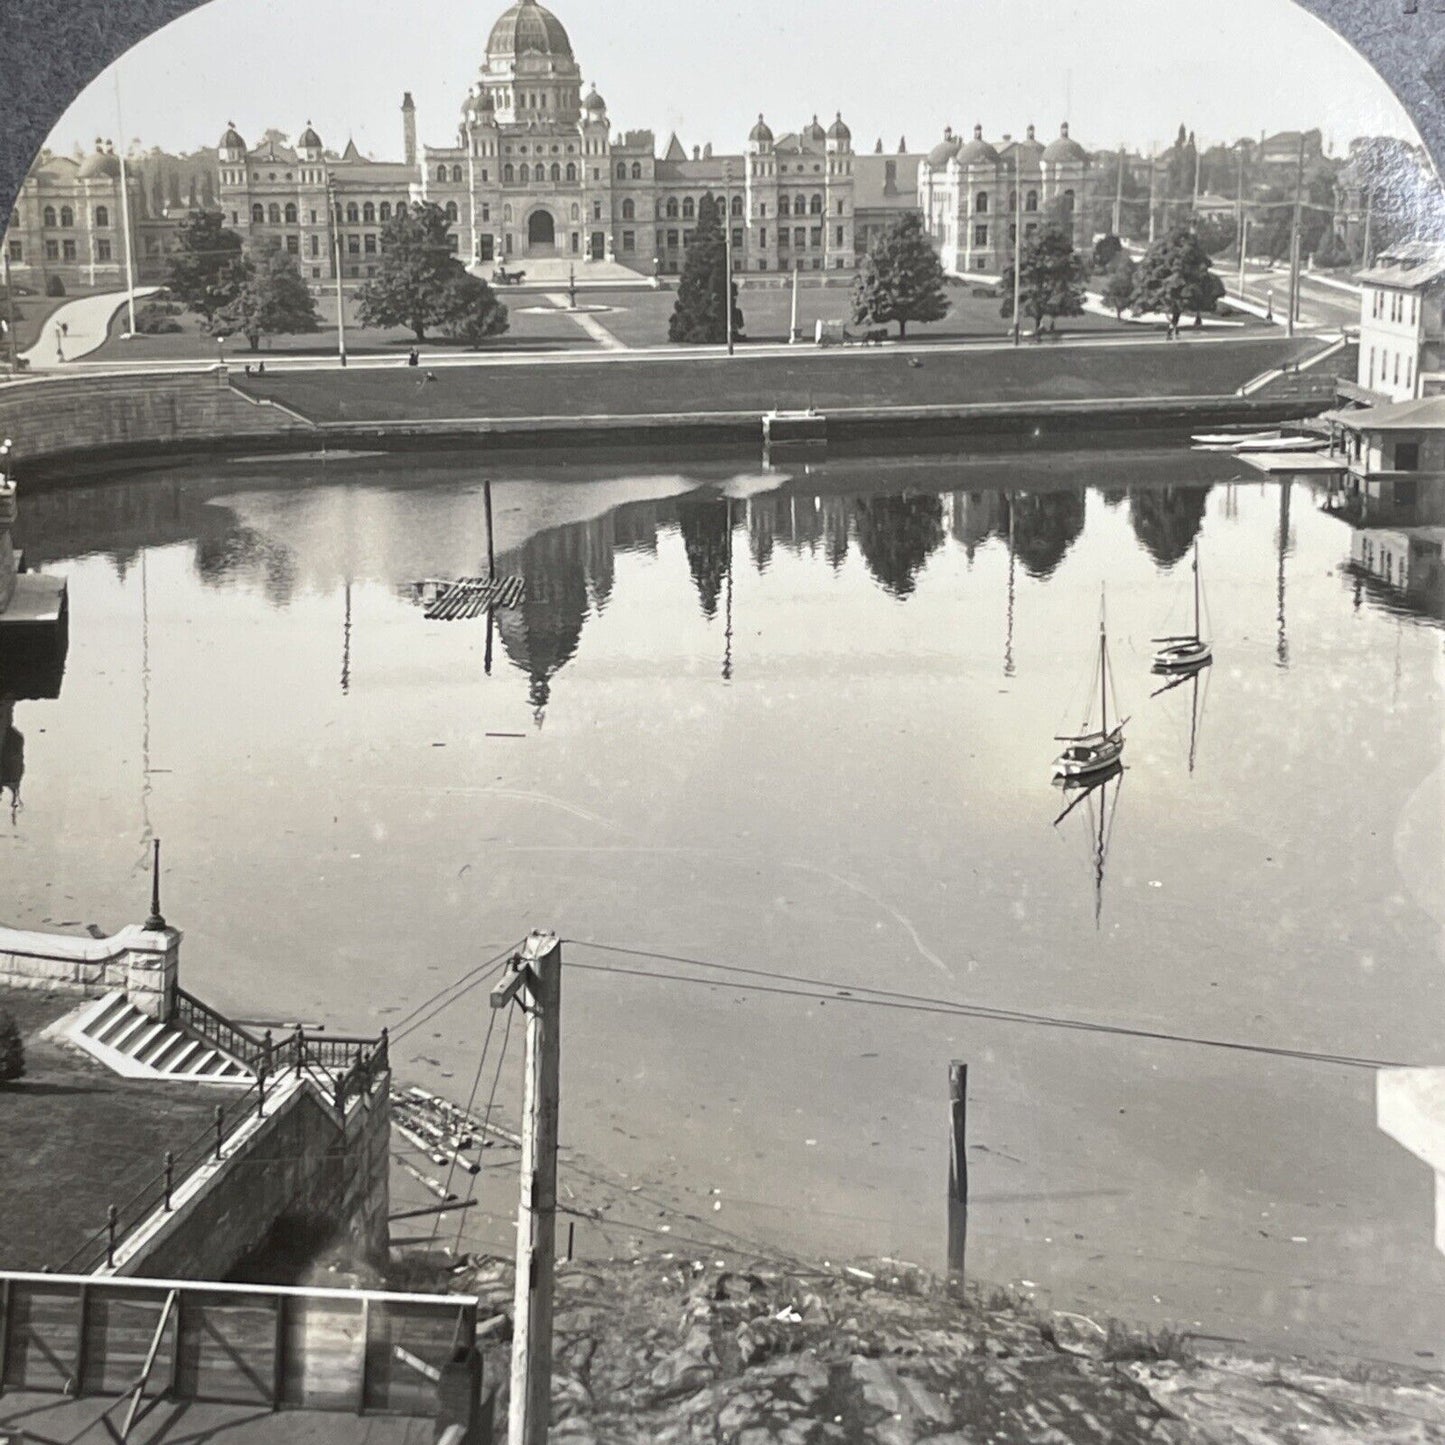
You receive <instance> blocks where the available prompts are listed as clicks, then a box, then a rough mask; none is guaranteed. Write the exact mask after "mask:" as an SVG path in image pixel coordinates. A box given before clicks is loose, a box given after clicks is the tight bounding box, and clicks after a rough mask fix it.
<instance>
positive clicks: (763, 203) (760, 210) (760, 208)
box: [758, 201, 788, 216]
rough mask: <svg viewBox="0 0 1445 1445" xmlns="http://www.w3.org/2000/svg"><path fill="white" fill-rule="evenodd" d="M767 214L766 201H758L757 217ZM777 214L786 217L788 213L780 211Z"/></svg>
mask: <svg viewBox="0 0 1445 1445" xmlns="http://www.w3.org/2000/svg"><path fill="white" fill-rule="evenodd" d="M767 214H768V203H767V202H766V201H759V202H758V215H759V216H766V215H767ZM778 214H779V215H780V216H786V215H787V214H788V213H787V212H786V211H784V210H781V209H780V210H779V212H778Z"/></svg>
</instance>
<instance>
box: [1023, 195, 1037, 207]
mask: <svg viewBox="0 0 1445 1445" xmlns="http://www.w3.org/2000/svg"><path fill="white" fill-rule="evenodd" d="M1038 208H1039V193H1038V192H1037V191H1029V192H1028V193H1027V194H1026V195H1025V196H1024V210H1026V211H1037V210H1038Z"/></svg>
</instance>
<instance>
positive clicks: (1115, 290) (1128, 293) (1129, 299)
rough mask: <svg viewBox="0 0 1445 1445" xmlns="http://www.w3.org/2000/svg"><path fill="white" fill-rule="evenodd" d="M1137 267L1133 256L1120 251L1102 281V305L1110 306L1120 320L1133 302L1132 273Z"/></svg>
mask: <svg viewBox="0 0 1445 1445" xmlns="http://www.w3.org/2000/svg"><path fill="white" fill-rule="evenodd" d="M1137 269H1138V268H1137V267H1136V266H1135V265H1134V258H1133V257H1132V256H1130V254H1129V253H1128V252H1127V251H1120V252H1119V254H1118V255H1117V256H1115V257H1114V262H1113V265H1111V266H1110V267H1109V271H1108V275H1107V277H1106V279H1105V281H1104V292H1103V296H1104V305H1106V306H1109V307H1111V308H1112V309H1113V312H1114V315H1115V316H1117V317H1118V318H1119V320H1121V321H1122V320H1123V319H1124V312H1125V310H1126V309H1127V308H1128V307H1129V306H1131V305H1132V304H1133V302H1134V273H1135V271H1136V270H1137Z"/></svg>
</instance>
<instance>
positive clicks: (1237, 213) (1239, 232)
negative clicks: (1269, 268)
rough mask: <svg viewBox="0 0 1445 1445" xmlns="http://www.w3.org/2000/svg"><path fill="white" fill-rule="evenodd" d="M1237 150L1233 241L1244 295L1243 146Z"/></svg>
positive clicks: (1240, 290)
mask: <svg viewBox="0 0 1445 1445" xmlns="http://www.w3.org/2000/svg"><path fill="white" fill-rule="evenodd" d="M1235 149H1236V150H1237V151H1238V152H1239V179H1238V180H1237V181H1236V182H1235V186H1234V242H1235V245H1237V246H1238V247H1239V294H1240V295H1241V296H1243V295H1244V147H1243V146H1242V145H1239V146H1236V147H1235Z"/></svg>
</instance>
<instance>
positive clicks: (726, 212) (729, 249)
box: [722, 163, 826, 356]
mask: <svg viewBox="0 0 1445 1445" xmlns="http://www.w3.org/2000/svg"><path fill="white" fill-rule="evenodd" d="M731 183H732V168H731V167H730V166H728V165H727V164H726V163H724V165H723V207H722V209H723V215H722V223H723V312H724V314H725V316H726V318H727V338H728V355H729V356H731V355H732V354H733V218H732V215H731V212H730V206H731V200H730V198H729V196H728V187H729V186H730V185H731ZM825 234H826V232H825Z"/></svg>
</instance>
